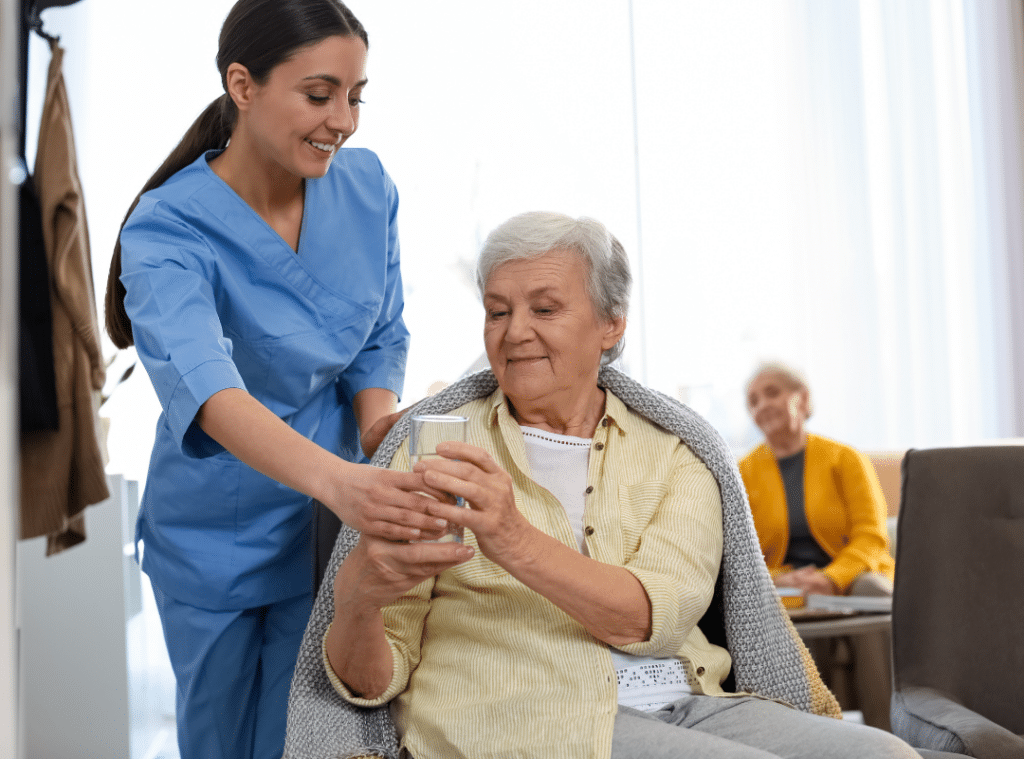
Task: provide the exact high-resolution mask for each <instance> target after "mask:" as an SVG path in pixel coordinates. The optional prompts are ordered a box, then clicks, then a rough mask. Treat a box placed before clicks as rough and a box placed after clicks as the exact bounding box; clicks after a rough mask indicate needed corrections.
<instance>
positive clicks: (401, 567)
mask: <svg viewBox="0 0 1024 759" xmlns="http://www.w3.org/2000/svg"><path fill="white" fill-rule="evenodd" d="M472 557H473V549H472V548H471V547H470V546H463V545H460V544H458V543H397V542H393V541H390V540H382V539H381V538H377V537H374V536H373V535H367V534H364V535H361V536H360V537H359V543H357V544H356V547H355V548H353V549H352V551H351V553H350V554H349V555H348V556H347V557H346V558H345V561H344V563H343V564H342V567H341V569H340V570H339V572H338V574H337V575H336V577H335V580H334V592H335V602H336V603H337V602H338V601H339V597H340V596H345V597H346V598H347V601H348V602H352V603H359V604H362V605H363V606H368V607H372V608H376V609H382V608H384V607H385V606H387V605H388V604H390V603H391V602H392V601H394V600H395V599H397V598H399V597H401V596H402V595H404V594H405V593H407V592H408V591H409V590H411V589H412V588H414V587H416V586H417V585H419V584H420V583H421V582H423V581H424V580H426V579H428V578H430V577H435V576H437V575H439V574H441V572H443V571H445V570H446V569H451V568H452V567H454V566H456V565H458V564H461V563H463V562H464V561H468V560H469V559H471V558H472ZM356 596H358V598H356Z"/></svg>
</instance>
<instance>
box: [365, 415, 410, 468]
mask: <svg viewBox="0 0 1024 759" xmlns="http://www.w3.org/2000/svg"><path fill="white" fill-rule="evenodd" d="M404 413H405V410H404V409H403V410H402V411H395V412H394V413H392V414H385V415H384V416H382V417H381V418H380V419H378V420H377V421H376V422H374V423H373V425H372V426H371V427H370V428H369V429H368V430H367V431H366V432H364V433H363V434H362V435H361V436H360V438H359V442H360V444H361V445H362V448H363V453H364V454H366V458H368V459H372V458H373V454H375V453H376V452H377V449H378V448H379V447H380V444H381V443H382V442H384V437H385V436H386V435H387V434H388V432H390V431H391V428H392V427H394V426H395V422H397V421H398V420H399V419H401V418H402V414H404Z"/></svg>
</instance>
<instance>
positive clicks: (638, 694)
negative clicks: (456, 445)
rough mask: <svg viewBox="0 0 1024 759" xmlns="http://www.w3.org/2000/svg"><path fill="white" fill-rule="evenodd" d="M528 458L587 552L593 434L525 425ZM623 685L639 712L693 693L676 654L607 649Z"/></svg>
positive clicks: (624, 697)
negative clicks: (585, 536)
mask: <svg viewBox="0 0 1024 759" xmlns="http://www.w3.org/2000/svg"><path fill="white" fill-rule="evenodd" d="M519 429H521V430H522V432H523V441H524V443H525V444H526V460H527V462H528V463H529V464H530V473H531V475H532V477H533V481H534V482H536V483H537V484H538V485H540V486H541V487H543V488H546V489H547V490H548V491H550V492H551V494H552V495H553V496H554V497H555V498H557V499H558V502H559V503H560V504H562V508H564V509H565V514H566V516H567V517H568V518H569V525H570V526H571V527H572V531H573V534H574V535H575V536H576V543H577V547H578V548H579V550H580V552H581V553H583V554H584V555H589V553H588V552H587V546H586V543H584V540H583V512H584V510H585V508H586V504H587V496H586V492H585V491H586V489H587V472H588V468H589V464H590V446H591V444H592V443H593V440H591V439H589V438H581V437H572V436H570V435H558V434H555V433H554V432H547V431H546V430H539V429H537V428H536V427H523V426H522V425H520V427H519ZM609 648H610V650H611V654H612V663H613V664H614V665H615V675H616V677H617V679H618V683H619V703H620V704H622V705H623V706H630V707H632V708H634V709H640V710H641V711H656V710H658V709H660V708H661V707H662V706H665V705H666V704H670V703H672V702H673V701H675V700H677V699H679V698H682V697H683V696H685V695H687V694H689V693H691V692H692V691H691V688H690V685H689V683H688V682H687V676H686V670H685V668H684V666H683V663H682V662H681V661H680V660H679V659H678V658H676V657H668V658H664V659H658V658H655V657H652V656H632V655H631V654H627V653H624V652H622V651H619V650H617V649H615V648H611V647H609Z"/></svg>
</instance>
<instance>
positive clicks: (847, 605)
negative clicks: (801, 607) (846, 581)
mask: <svg viewBox="0 0 1024 759" xmlns="http://www.w3.org/2000/svg"><path fill="white" fill-rule="evenodd" d="M806 608H808V609H831V610H835V611H847V610H850V611H875V612H891V611H892V597H891V596H823V595H819V594H817V593H811V594H809V595H808V596H807V606H806Z"/></svg>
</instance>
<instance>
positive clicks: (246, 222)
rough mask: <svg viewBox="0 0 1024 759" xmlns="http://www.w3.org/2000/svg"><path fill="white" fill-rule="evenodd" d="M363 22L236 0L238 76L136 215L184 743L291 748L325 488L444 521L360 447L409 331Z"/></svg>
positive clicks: (254, 750)
mask: <svg viewBox="0 0 1024 759" xmlns="http://www.w3.org/2000/svg"><path fill="white" fill-rule="evenodd" d="M366 54H367V36H366V32H365V31H364V30H363V27H362V26H361V25H360V23H359V22H358V21H357V20H356V18H355V17H354V16H353V15H352V13H351V12H350V11H349V10H348V9H347V8H346V7H345V6H344V5H342V4H341V3H340V2H338V0H239V2H238V3H236V5H235V6H234V7H233V8H232V9H231V11H230V12H229V14H228V16H227V19H226V20H225V22H224V26H223V28H222V31H221V36H220V49H219V52H218V56H217V65H218V68H219V70H220V74H221V79H222V82H223V85H224V90H225V93H224V95H222V96H221V97H220V98H218V99H217V100H215V101H214V102H213V103H212V104H211V105H210V106H209V107H208V108H207V109H206V110H205V111H204V112H203V113H202V114H201V115H200V116H199V118H198V119H197V120H196V122H195V124H194V125H193V126H192V127H191V128H190V129H189V131H188V132H187V133H186V134H185V136H184V137H183V138H182V141H181V143H180V144H179V145H178V147H177V148H176V149H175V150H174V152H173V153H172V154H171V155H170V156H169V157H168V159H167V160H166V161H165V163H164V164H163V165H162V166H161V167H160V169H159V170H158V171H157V173H156V174H155V175H154V177H153V178H152V179H151V180H150V181H149V182H148V183H147V184H146V186H145V188H144V189H143V191H142V193H140V196H139V198H138V199H137V200H136V202H135V204H134V205H133V207H132V209H131V210H130V211H129V215H128V217H127V218H126V220H125V223H124V226H123V228H122V231H121V235H120V240H119V244H118V246H117V247H116V248H115V252H114V258H113V261H112V262H111V273H110V279H109V281H108V288H107V314H106V319H107V329H108V331H109V332H110V334H111V337H112V338H113V340H114V343H115V344H116V345H117V346H118V347H121V348H124V347H128V346H129V345H132V344H134V345H135V347H136V350H137V351H138V355H139V357H140V359H141V361H142V363H143V365H144V366H145V367H146V370H147V371H148V372H149V375H150V378H151V380H152V382H153V385H154V387H155V389H156V391H157V395H158V396H159V398H160V402H161V404H162V406H163V413H162V415H161V417H160V420H159V422H158V425H157V433H156V442H155V445H154V450H153V454H152V460H151V463H150V469H149V474H148V478H147V483H146V489H145V493H144V495H143V499H142V507H141V512H140V516H139V522H138V527H137V537H138V538H139V539H141V540H142V545H143V569H144V570H145V571H146V573H147V574H148V575H149V577H150V579H151V581H152V584H153V589H154V593H155V595H156V599H157V604H158V607H159V610H160V615H161V620H162V623H163V627H164V634H165V638H166V640H167V646H168V649H169V652H170V656H171V662H172V665H173V667H174V671H175V675H176V678H177V707H178V741H179V749H180V751H181V756H182V759H219V758H220V757H237V758H238V759H249V758H250V757H257V758H259V759H264V758H265V759H272V758H273V759H277V758H278V757H280V756H281V753H282V751H283V747H284V725H285V716H286V704H287V696H288V688H289V684H290V680H291V676H292V671H293V668H294V663H295V657H296V653H297V650H298V646H299V643H300V640H301V637H302V634H303V631H304V629H305V625H306V621H307V618H308V616H309V611H310V608H311V603H312V591H313V571H312V540H311V522H312V513H313V511H312V505H311V503H312V499H316V500H318V501H320V502H321V503H323V504H325V505H326V506H327V507H328V508H329V509H331V511H333V512H334V513H335V514H337V516H338V517H339V518H340V519H341V520H342V521H344V522H345V523H347V524H349V525H351V526H352V527H354V528H356V529H358V530H362V531H365V532H368V533H372V534H376V535H380V536H382V537H385V538H389V539H392V540H411V539H416V538H418V537H421V536H422V537H433V536H436V535H438V534H439V533H440V529H439V528H440V527H442V526H443V525H439V524H438V523H437V520H436V519H435V518H432V517H428V516H427V514H426V507H427V504H428V503H429V501H428V499H427V498H425V497H424V496H422V495H419V494H417V491H425V492H430V489H429V488H427V487H425V486H424V483H423V482H422V479H421V477H420V476H419V475H414V474H412V473H399V472H389V471H387V470H381V469H374V468H371V467H369V466H367V465H365V464H360V463H356V462H359V461H361V460H363V459H362V455H363V454H364V453H365V454H367V455H368V454H370V453H372V450H373V449H374V448H375V447H376V445H377V444H378V443H379V442H380V439H381V438H382V436H383V434H384V432H385V431H386V430H387V428H388V427H389V426H390V422H391V420H392V417H391V416H390V414H391V413H392V412H393V411H394V408H395V403H396V401H397V397H398V394H399V392H400V390H401V386H402V380H403V375H404V372H405V361H406V354H407V350H408V341H409V336H408V332H407V331H406V328H405V325H404V324H403V322H402V306H403V300H402V284H401V277H400V274H399V247H398V234H397V227H396V213H397V207H398V196H397V193H396V190H395V186H394V184H393V183H392V181H391V179H390V177H389V176H388V174H387V173H386V172H385V171H384V169H383V167H382V166H381V164H380V161H379V160H378V159H377V157H376V156H375V155H374V154H373V153H371V152H370V151H368V150H362V149H355V148H344V149H342V145H343V143H344V142H345V140H347V139H348V138H349V137H350V136H351V135H352V133H353V132H355V130H356V127H357V126H358V123H359V107H360V103H361V95H362V92H363V88H364V87H365V85H366V73H365V65H366Z"/></svg>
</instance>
